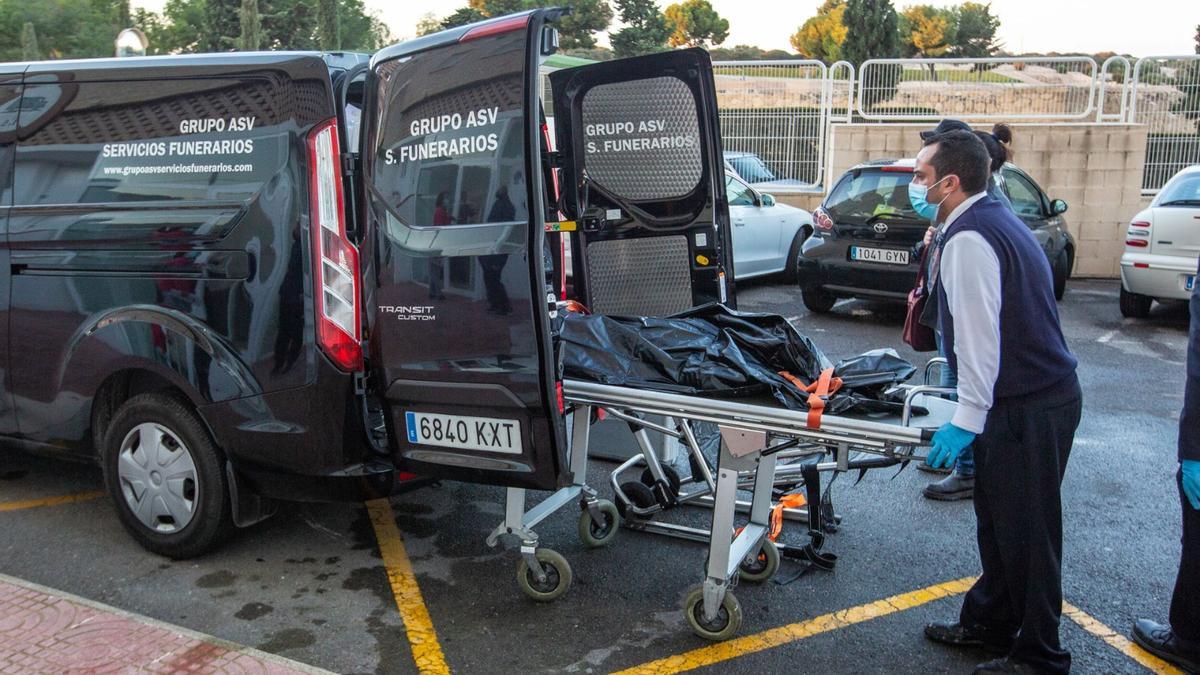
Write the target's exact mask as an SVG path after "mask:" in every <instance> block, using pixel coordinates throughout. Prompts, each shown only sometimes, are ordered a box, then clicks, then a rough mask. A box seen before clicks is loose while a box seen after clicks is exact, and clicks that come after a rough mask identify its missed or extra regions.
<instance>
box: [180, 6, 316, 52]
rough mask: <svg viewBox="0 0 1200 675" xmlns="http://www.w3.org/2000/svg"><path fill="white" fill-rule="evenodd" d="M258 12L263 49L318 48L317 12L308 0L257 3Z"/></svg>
mask: <svg viewBox="0 0 1200 675" xmlns="http://www.w3.org/2000/svg"><path fill="white" fill-rule="evenodd" d="M198 1H200V2H203V0H198ZM259 11H260V13H261V15H262V47H263V48H264V49H301V50H309V49H317V48H318V47H317V37H316V33H317V9H316V7H314V6H313V3H312V2H311V1H310V0H260V10H259Z"/></svg>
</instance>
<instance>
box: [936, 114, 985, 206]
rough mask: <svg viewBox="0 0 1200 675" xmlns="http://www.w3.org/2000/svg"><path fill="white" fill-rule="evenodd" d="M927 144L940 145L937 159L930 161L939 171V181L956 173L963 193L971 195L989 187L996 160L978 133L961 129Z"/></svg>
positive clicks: (948, 132)
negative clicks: (989, 178)
mask: <svg viewBox="0 0 1200 675" xmlns="http://www.w3.org/2000/svg"><path fill="white" fill-rule="evenodd" d="M925 145H926V146H929V145H937V146H938V147H937V152H935V153H933V159H931V160H930V161H929V163H930V164H932V165H933V170H934V171H936V172H937V178H938V180H941V179H942V178H944V177H945V176H949V175H950V174H954V175H956V176H958V180H959V182H961V183H962V186H963V191H964V192H966V193H967V194H971V195H973V194H975V193H976V192H982V191H983V190H984V188H986V187H987V181H988V176H989V175H990V174H991V171H990V170H989V169H990V168H991V163H992V158H991V157H990V156H989V155H988V151H987V148H986V147H984V145H983V141H981V140H979V138H978V137H977V136H975V134H974V133H972V132H970V131H965V130H960V129H956V130H954V131H947V132H946V133H944V134H937V135H935V136H930V137H929V138H928V139H926V141H925Z"/></svg>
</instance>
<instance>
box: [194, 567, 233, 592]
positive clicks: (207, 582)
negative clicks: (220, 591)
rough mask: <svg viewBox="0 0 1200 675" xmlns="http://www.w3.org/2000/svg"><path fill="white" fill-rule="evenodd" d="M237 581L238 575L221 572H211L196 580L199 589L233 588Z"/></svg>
mask: <svg viewBox="0 0 1200 675" xmlns="http://www.w3.org/2000/svg"><path fill="white" fill-rule="evenodd" d="M235 580H237V575H236V574H234V573H233V572H227V571H225V570H221V571H219V572H210V573H209V574H205V575H204V576H202V577H200V578H199V579H197V580H196V587H197V588H222V587H225V586H232V585H233V582H234V581H235Z"/></svg>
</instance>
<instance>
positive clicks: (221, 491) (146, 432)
mask: <svg viewBox="0 0 1200 675" xmlns="http://www.w3.org/2000/svg"><path fill="white" fill-rule="evenodd" d="M103 465H104V482H105V485H106V487H107V488H108V493H109V495H110V496H111V497H112V499H113V503H114V505H115V506H116V509H117V515H118V517H120V519H121V524H122V525H124V526H125V529H126V530H127V531H128V532H129V534H130V535H132V536H133V538H134V539H135V540H137V542H138V543H139V544H141V545H142V547H143V548H145V549H147V550H149V551H152V552H154V553H158V554H160V555H164V556H167V557H168V558H175V559H183V558H191V557H195V556H198V555H201V554H203V553H205V552H207V551H209V550H211V549H212V548H213V547H214V546H215V545H217V544H218V543H219V542H220V541H221V539H222V538H223V536H224V535H225V534H226V533H227V532H228V530H229V526H230V524H231V506H230V502H229V488H228V485H227V481H226V478H225V471H224V468H223V466H224V463H223V458H222V456H221V452H220V450H218V449H217V446H216V445H215V444H214V443H213V442H212V439H211V438H209V436H208V432H207V430H205V428H204V426H203V424H202V423H201V421H200V419H199V418H198V417H197V416H196V413H195V412H194V411H193V410H192V409H191V406H189V405H188V404H187V403H186V402H185V401H183V400H181V399H179V398H177V397H175V396H171V395H169V394H163V393H153V394H141V395H139V396H135V397H133V398H131V399H129V400H128V401H127V402H126V403H125V404H124V405H122V406H121V408H120V409H119V410H118V411H117V414H116V415H115V416H114V417H113V420H112V422H111V423H110V424H109V428H108V431H107V432H106V434H105V438H104V448H103Z"/></svg>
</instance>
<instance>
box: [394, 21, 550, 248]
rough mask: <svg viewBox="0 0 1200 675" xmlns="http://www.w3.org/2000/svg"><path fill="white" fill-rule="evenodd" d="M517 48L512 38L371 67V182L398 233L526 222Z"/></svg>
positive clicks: (521, 49)
mask: <svg viewBox="0 0 1200 675" xmlns="http://www.w3.org/2000/svg"><path fill="white" fill-rule="evenodd" d="M525 45H526V42H525V36H524V34H523V33H522V32H520V31H515V32H513V33H510V34H505V35H500V36H496V37H495V38H486V39H478V40H473V41H470V42H465V43H461V44H458V45H454V46H450V47H444V48H441V49H435V50H430V51H427V52H423V53H419V54H416V55H414V56H412V57H410V58H407V59H397V60H395V61H390V62H387V63H384V64H381V65H380V66H379V67H378V69H377V72H378V74H379V77H380V79H381V92H382V95H381V96H380V102H379V105H380V110H379V115H378V116H377V117H376V119H377V120H379V121H378V124H379V125H380V126H379V128H378V129H377V131H376V133H375V135H374V149H373V153H374V163H375V164H374V166H375V169H374V178H373V183H374V188H375V190H376V191H377V193H378V194H379V196H380V197H381V198H382V199H383V200H384V201H385V202H386V204H387V205H388V207H389V209H390V210H391V211H392V214H391V215H392V217H393V218H395V219H396V220H398V221H399V223H400V224H401V225H404V226H410V227H418V228H419V227H444V226H449V225H474V224H481V223H513V222H527V221H528V219H529V207H528V198H527V189H526V179H527V177H526V176H525V147H526V139H525V124H524V119H525V117H524V110H523V107H524V93H525V80H524V68H525ZM464 63H470V64H472V65H471V67H469V68H468V67H463V66H462V64H464Z"/></svg>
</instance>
